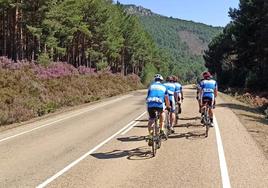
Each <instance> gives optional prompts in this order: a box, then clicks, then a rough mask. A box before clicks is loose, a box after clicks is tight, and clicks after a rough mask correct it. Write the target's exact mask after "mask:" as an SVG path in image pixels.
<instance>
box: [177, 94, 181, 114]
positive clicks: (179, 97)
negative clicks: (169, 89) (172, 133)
mask: <svg viewBox="0 0 268 188" xmlns="http://www.w3.org/2000/svg"><path fill="white" fill-rule="evenodd" d="M181 102H182V96H181V93H179V94H178V109H179V114H181Z"/></svg>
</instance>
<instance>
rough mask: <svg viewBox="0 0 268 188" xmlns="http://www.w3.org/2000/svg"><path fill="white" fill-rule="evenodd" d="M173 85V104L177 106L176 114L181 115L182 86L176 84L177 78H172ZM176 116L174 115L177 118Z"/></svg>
mask: <svg viewBox="0 0 268 188" xmlns="http://www.w3.org/2000/svg"><path fill="white" fill-rule="evenodd" d="M173 80H174V84H175V95H174V96H175V102H176V105H178V114H181V103H182V102H183V99H184V98H183V91H182V86H181V84H180V83H179V82H178V80H179V79H178V77H176V76H173ZM178 114H176V118H178Z"/></svg>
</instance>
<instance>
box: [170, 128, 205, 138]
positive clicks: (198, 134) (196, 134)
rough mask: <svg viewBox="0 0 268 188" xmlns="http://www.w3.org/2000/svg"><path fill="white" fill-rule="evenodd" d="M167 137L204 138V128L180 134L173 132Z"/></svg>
mask: <svg viewBox="0 0 268 188" xmlns="http://www.w3.org/2000/svg"><path fill="white" fill-rule="evenodd" d="M168 138H169V139H176V138H186V139H205V138H206V137H205V129H204V130H198V131H191V132H187V133H181V134H177V133H175V134H173V135H170V136H169V137H168Z"/></svg>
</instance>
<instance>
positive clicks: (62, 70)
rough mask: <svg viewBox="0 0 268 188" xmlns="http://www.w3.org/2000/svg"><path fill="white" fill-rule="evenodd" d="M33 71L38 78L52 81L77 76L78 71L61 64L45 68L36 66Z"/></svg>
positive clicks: (53, 64)
mask: <svg viewBox="0 0 268 188" xmlns="http://www.w3.org/2000/svg"><path fill="white" fill-rule="evenodd" d="M34 71H35V73H36V74H37V75H38V77H40V78H42V79H51V78H52V79H53V78H59V77H63V76H71V75H76V74H79V72H78V70H77V69H76V68H75V67H73V66H72V65H70V64H67V63H63V62H57V63H52V64H50V65H48V66H47V67H43V66H41V65H36V66H35V67H34Z"/></svg>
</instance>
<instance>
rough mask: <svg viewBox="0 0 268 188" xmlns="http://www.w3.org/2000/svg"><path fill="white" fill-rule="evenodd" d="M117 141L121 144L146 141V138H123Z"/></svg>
mask: <svg viewBox="0 0 268 188" xmlns="http://www.w3.org/2000/svg"><path fill="white" fill-rule="evenodd" d="M117 140H119V141H121V142H139V141H144V140H145V136H129V137H121V138H117Z"/></svg>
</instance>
